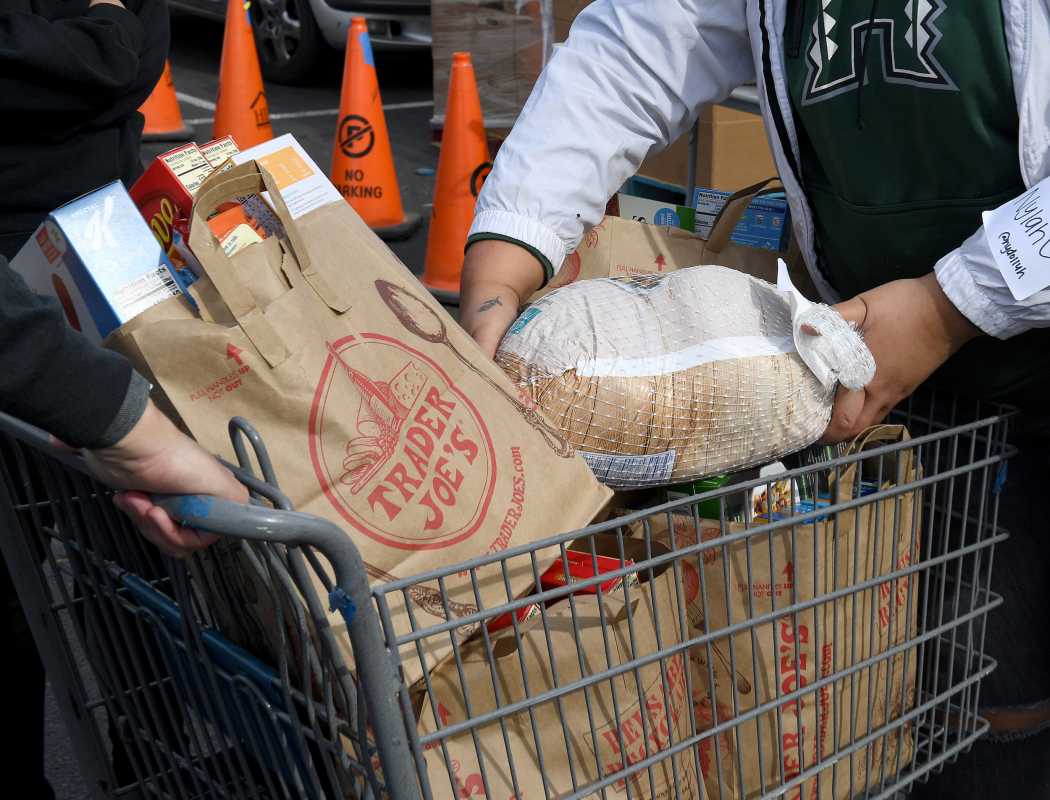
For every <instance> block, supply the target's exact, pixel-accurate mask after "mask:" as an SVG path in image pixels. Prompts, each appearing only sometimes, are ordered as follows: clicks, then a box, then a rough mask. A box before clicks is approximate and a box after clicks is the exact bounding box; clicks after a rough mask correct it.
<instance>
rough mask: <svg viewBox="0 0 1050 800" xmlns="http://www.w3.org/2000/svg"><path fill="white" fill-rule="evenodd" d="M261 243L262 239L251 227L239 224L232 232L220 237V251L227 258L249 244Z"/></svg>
mask: <svg viewBox="0 0 1050 800" xmlns="http://www.w3.org/2000/svg"><path fill="white" fill-rule="evenodd" d="M261 241H262V237H261V236H260V235H259V234H258V233H256V232H255V229H254V228H252V226H251V225H247V224H245V223H243V222H242V223H241V224H240V225H238V226H237V227H236V228H234V229H233V230H232V231H230V232H229V233H227V234H226V235H225V236H224V237H222V251H223V252H224V253H225V254H226V256H227V257H228V258H230V257H232V256H233V255H234V254H235V253H239V252H240V251H241V250H243V249H244V248H245V247H247V246H248V245H250V244H256V243H258V242H261Z"/></svg>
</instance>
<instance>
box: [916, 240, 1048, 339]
mask: <svg viewBox="0 0 1050 800" xmlns="http://www.w3.org/2000/svg"><path fill="white" fill-rule="evenodd" d="M934 269H935V272H936V273H937V282H938V283H940V285H941V289H942V291H943V292H944V294H945V296H946V297H947V298H948V299H949V300H951V302H952V304H953V305H954V306H955V307H956V308H957V309H959V312H960V313H961V314H962V315H963V316H965V317H966V318H967V319H968V320H970V322H972V323H973V324H974V325H976V326H977V327H978V328H980V329H981V330H982V331H984V332H985V333H987V334H988V335H989V336H994V337H996V338H997V339H1009V338H1010V337H1011V336H1016V335H1017V334H1019V333H1024V332H1025V331H1026V330H1028V327H1029V326H1027V325H1025V324H1024V322H1023V321H1022V320H1020V319H1013V318H1011V316H1010V315H1009V314H1006V313H1004V312H1003V310H1002V309H1001V308H1000V307H999V306H998V305H996V304H995V302H994V301H992V300H991V299H990V298H989V297H988V295H987V294H985V292H984V291H983V290H982V289H981V287H980V286H978V285H977V283H976V282H975V281H974V279H973V276H972V275H971V274H970V270H969V269H968V268H967V266H966V259H965V258H964V257H963V255H962V253H960V251H959V250H953V251H952V252H950V253H949V254H948V255H946V256H945V257H944V258H942V259H941V260H940V261H939V262H937V266H936V267H935V268H934Z"/></svg>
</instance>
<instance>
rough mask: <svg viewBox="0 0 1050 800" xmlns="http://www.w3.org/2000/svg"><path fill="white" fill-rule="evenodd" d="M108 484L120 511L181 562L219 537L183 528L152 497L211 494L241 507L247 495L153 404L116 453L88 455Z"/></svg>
mask: <svg viewBox="0 0 1050 800" xmlns="http://www.w3.org/2000/svg"><path fill="white" fill-rule="evenodd" d="M85 458H86V460H87V463H88V466H89V467H90V468H91V471H92V472H93V473H94V475H95V476H96V477H97V478H98V479H99V480H100V481H102V482H103V483H106V484H107V485H109V486H113V487H115V488H117V489H127V490H131V491H125V492H119V493H118V494H117V495H116V497H115V498H114V503H115V504H116V506H117V508H119V509H120V510H121V511H123V512H124V513H125V514H127V516H128V517H130V518H131V521H132V522H133V523H134V525H135V527H136V528H138V530H139V532H140V533H141V534H142V535H143V536H145V537H146V538H147V539H149V541H151V542H153V544H155V545H157V547H159V548H160V549H161V550H163V551H164V552H165V553H167V554H168V555H171V556H175V557H176V558H184V557H186V556H188V555H190V554H191V553H192V552H193V551H195V550H199V549H201V548H204V547H207V546H208V545H210V544H212V543H213V542H215V541H216V539H217V537H215V536H212V535H210V534H202V533H198V532H197V531H195V530H193V529H191V528H186V527H183V526H182V525H179V524H178V523H176V522H175V521H174V520H173V519H172V518H171V517H169V516H168V514H167V512H165V511H164V510H163V509H162V508H159V507H158V506H156V505H154V503H153V501H152V500H151V499H150V496H149V494H148V493H156V494H208V495H215V496H217V497H224V498H226V499H228V500H234V501H236V502H240V503H246V502H248V491H247V489H245V488H244V486H243V485H242V484H241V483H240V482H239V481H238V480H237V479H236V478H235V477H234V476H233V473H231V472H230V471H229V470H228V469H226V468H225V467H224V466H222V464H220V463H219V462H218V461H217V460H216V459H215V456H213V455H211V454H210V453H208V452H207V451H206V450H204V449H203V448H202V447H201V446H200V445H198V444H197V443H196V442H194V441H193V440H192V439H190V438H189V437H188V436H186V435H185V434H184V433H182V432H181V431H180V430H178V428H176V427H175V426H174V425H173V424H172V423H171V421H170V420H169V419H168V418H167V417H165V416H164V414H162V413H161V412H160V411H159V410H158V409H157V407H156V406H154V405H153V403H152V402H150V403H149V405H148V406H147V407H146V412H145V413H144V414H143V415H142V419H140V420H139V421H138V423H137V424H136V425H135V427H134V428H132V430H131V432H130V433H128V435H127V436H125V437H124V438H123V439H121V440H120V441H119V442H117V443H116V444H115V445H113V446H112V447H107V448H105V449H102V450H91V451H87V452H86V453H85Z"/></svg>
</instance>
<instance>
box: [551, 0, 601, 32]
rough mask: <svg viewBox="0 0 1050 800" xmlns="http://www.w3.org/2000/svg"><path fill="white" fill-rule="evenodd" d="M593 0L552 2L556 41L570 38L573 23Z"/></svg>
mask: <svg viewBox="0 0 1050 800" xmlns="http://www.w3.org/2000/svg"><path fill="white" fill-rule="evenodd" d="M591 2H592V0H554V1H553V3H552V4H551V17H552V23H553V26H554V41H555V42H564V41H565V40H566V39H567V38H569V29H570V28H571V27H572V23H573V22H574V21H575V20H576V17H578V16H579V14H580V12H581V11H583V9H585V8H586V7H587V6H589V5H590V4H591Z"/></svg>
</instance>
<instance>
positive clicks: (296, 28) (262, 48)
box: [251, 0, 329, 84]
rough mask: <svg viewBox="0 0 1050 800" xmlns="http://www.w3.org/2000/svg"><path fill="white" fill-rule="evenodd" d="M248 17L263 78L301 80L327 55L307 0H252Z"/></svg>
mask: <svg viewBox="0 0 1050 800" xmlns="http://www.w3.org/2000/svg"><path fill="white" fill-rule="evenodd" d="M251 20H252V28H254V30H255V44H256V48H257V49H258V51H259V65H260V66H261V67H262V73H263V77H265V78H266V80H269V81H274V82H275V83H287V84H298V83H303V82H305V81H306V79H307V78H309V77H310V76H311V75H312V74H313V72H314V70H315V69H316V68H317V66H318V64H319V63H320V62H321V60H322V59H323V58H324V57H325V56H326V54H327V51H328V49H329V47H328V43H327V42H325V40H324V36H322V35H321V29H320V28H319V27H318V25H317V20H316V19H315V18H314V12H313V9H312V8H311V7H310V0H254V2H252V4H251Z"/></svg>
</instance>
